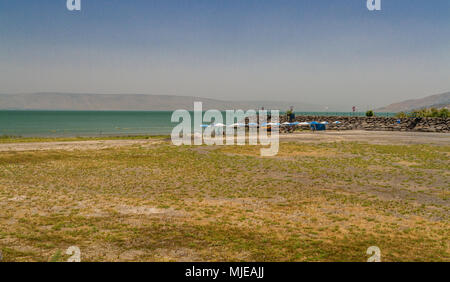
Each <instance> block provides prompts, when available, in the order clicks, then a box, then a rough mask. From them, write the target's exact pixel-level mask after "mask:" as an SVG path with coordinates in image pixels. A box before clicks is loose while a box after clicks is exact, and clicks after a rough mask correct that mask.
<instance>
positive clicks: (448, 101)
mask: <svg viewBox="0 0 450 282" xmlns="http://www.w3.org/2000/svg"><path fill="white" fill-rule="evenodd" d="M431 107H435V108H444V107H450V92H447V93H443V94H437V95H432V96H427V97H425V98H421V99H414V100H406V101H403V102H399V103H394V104H390V105H389V106H386V107H383V108H379V109H376V110H375V111H377V112H392V113H396V112H409V111H412V110H417V109H423V108H431Z"/></svg>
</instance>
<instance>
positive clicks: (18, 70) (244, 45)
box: [0, 0, 450, 108]
mask: <svg viewBox="0 0 450 282" xmlns="http://www.w3.org/2000/svg"><path fill="white" fill-rule="evenodd" d="M449 90H450V1H449V0H432V1H427V0H382V11H379V12H370V11H368V10H367V8H366V0H341V1H337V0H278V1H269V0H183V1H181V0H176V1H175V0H127V1H125V0H82V11H81V12H69V11H67V9H66V0H39V1H30V0H0V93H19V92H40V91H58V92H88V93H146V94H172V95H195V96H202V97H212V98H221V99H246V100H258V99H261V100H284V101H298V102H302V101H303V102H309V103H320V104H323V105H324V106H325V105H328V106H332V105H335V104H344V105H347V104H348V105H351V104H358V105H360V106H362V107H364V108H366V107H367V106H369V107H374V106H379V105H384V104H387V103H390V102H394V101H398V100H403V99H408V98H418V97H422V96H426V95H429V94H436V93H441V92H446V91H449Z"/></svg>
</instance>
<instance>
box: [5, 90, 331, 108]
mask: <svg viewBox="0 0 450 282" xmlns="http://www.w3.org/2000/svg"><path fill="white" fill-rule="evenodd" d="M196 101H201V102H203V109H218V110H232V109H242V110H247V109H258V108H260V107H265V108H266V109H280V110H286V109H288V108H289V106H291V105H292V106H294V107H295V110H296V111H321V110H323V107H320V106H317V105H311V104H302V103H289V102H273V101H222V100H216V99H209V98H200V97H189V96H166V95H143V94H69V93H33V94H0V110H74V111H77V110H80V111H82V110H92V111H109V110H111V111H172V110H176V109H186V110H193V107H194V102H196Z"/></svg>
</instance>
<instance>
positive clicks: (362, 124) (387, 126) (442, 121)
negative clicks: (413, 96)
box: [280, 116, 450, 132]
mask: <svg viewBox="0 0 450 282" xmlns="http://www.w3.org/2000/svg"><path fill="white" fill-rule="evenodd" d="M280 120H281V123H283V122H285V121H286V117H285V116H280ZM398 120H400V123H398ZM296 121H298V122H311V121H318V122H323V121H327V122H329V124H328V125H327V128H328V129H331V130H354V129H357V130H381V131H422V132H450V118H400V119H399V118H395V117H348V116H343V117H333V116H297V117H296ZM335 121H340V122H341V123H340V124H334V122H335Z"/></svg>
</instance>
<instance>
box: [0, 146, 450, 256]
mask: <svg viewBox="0 0 450 282" xmlns="http://www.w3.org/2000/svg"><path fill="white" fill-rule="evenodd" d="M449 152H450V146H432V145H404V146H400V145H369V144H362V143H345V142H343V143H326V144H304V143H303V144H299V143H282V144H281V147H280V154H279V155H278V156H277V157H273V158H261V157H259V148H258V147H249V146H245V147H228V146H225V147H206V146H204V147H187V146H186V147H174V146H172V145H169V144H166V143H162V144H157V145H153V146H129V147H122V148H114V149H103V150H80V151H36V152H2V153H0V209H1V211H2V212H1V213H0V250H1V251H2V253H3V257H4V260H6V261H63V260H66V259H67V256H66V255H65V250H66V249H67V248H68V247H69V246H72V245H76V246H78V247H79V248H80V249H81V252H82V256H81V259H82V260H83V261H221V260H225V261H365V260H366V259H367V255H366V254H365V252H366V250H367V248H368V247H369V246H372V245H376V246H379V247H380V249H381V252H382V259H383V260H384V261H449V260H450V252H449V240H448V238H449V237H450V229H449V200H450V199H449V196H450V190H449V188H450V181H449V180H450V179H449V178H450V173H449V165H450V158H449Z"/></svg>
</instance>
